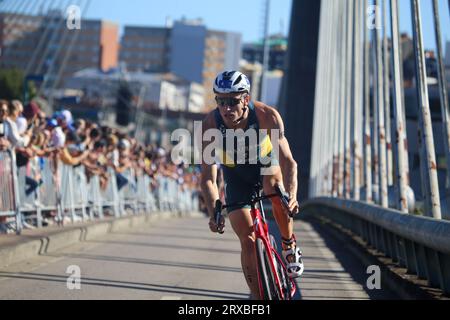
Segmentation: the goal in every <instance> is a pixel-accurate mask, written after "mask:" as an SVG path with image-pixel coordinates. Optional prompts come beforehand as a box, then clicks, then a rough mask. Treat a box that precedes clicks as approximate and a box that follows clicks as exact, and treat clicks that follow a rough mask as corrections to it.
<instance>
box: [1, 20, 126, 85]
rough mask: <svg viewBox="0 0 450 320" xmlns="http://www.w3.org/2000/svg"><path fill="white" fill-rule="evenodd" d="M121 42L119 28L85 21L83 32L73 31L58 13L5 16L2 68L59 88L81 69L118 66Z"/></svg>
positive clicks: (2, 26)
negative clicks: (33, 77) (37, 78)
mask: <svg viewBox="0 0 450 320" xmlns="http://www.w3.org/2000/svg"><path fill="white" fill-rule="evenodd" d="M118 40H119V28H118V25H116V24H114V23H111V22H107V21H101V20H82V21H81V28H80V29H69V28H67V25H66V20H65V19H64V16H63V15H62V13H60V12H58V11H53V12H50V13H48V14H47V15H45V16H30V15H20V16H18V15H16V14H6V13H4V14H1V15H0V50H1V55H0V67H2V68H18V69H21V70H23V71H24V73H26V74H27V75H29V74H40V75H46V80H45V83H46V85H47V86H48V87H49V88H53V87H55V88H57V87H60V86H62V85H63V84H64V80H65V79H67V78H68V77H69V76H70V75H72V74H73V73H75V72H77V71H79V70H82V69H85V68H92V67H94V68H99V69H101V70H104V71H106V70H108V69H110V68H115V67H117V64H118V53H119V41H118Z"/></svg>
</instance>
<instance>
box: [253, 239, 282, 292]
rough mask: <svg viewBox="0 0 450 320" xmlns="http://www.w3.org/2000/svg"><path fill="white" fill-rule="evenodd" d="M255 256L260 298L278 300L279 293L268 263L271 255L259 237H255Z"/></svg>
mask: <svg viewBox="0 0 450 320" xmlns="http://www.w3.org/2000/svg"><path fill="white" fill-rule="evenodd" d="M256 257H257V263H258V275H259V283H260V291H261V292H260V297H261V299H262V300H279V299H280V294H279V292H278V289H277V286H276V284H275V275H274V273H273V272H274V271H273V270H272V268H271V265H270V260H271V259H273V256H272V253H271V252H267V249H266V247H265V245H264V242H263V240H261V239H256Z"/></svg>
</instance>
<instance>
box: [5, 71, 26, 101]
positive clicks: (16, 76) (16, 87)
mask: <svg viewBox="0 0 450 320" xmlns="http://www.w3.org/2000/svg"><path fill="white" fill-rule="evenodd" d="M23 81H24V75H23V72H22V71H21V70H18V69H0V95H1V96H0V99H6V100H13V99H22V94H23Z"/></svg>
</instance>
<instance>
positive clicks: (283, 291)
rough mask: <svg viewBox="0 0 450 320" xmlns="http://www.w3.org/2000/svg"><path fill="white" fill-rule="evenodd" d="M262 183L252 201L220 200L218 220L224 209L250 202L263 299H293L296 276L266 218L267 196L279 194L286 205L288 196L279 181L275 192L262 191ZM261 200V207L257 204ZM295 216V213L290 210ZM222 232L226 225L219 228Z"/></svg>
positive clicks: (257, 187) (216, 209)
mask: <svg viewBox="0 0 450 320" xmlns="http://www.w3.org/2000/svg"><path fill="white" fill-rule="evenodd" d="M261 190H262V188H261V185H260V184H258V185H256V186H255V191H254V194H253V196H252V198H251V200H250V201H249V202H239V203H233V204H228V205H225V206H223V205H222V203H221V202H220V200H217V202H216V208H215V220H216V223H217V225H218V226H219V222H220V220H221V216H222V210H223V209H226V208H229V207H234V206H241V205H250V206H251V210H250V213H251V215H252V219H253V229H254V232H255V239H256V240H255V249H256V257H257V270H258V284H259V292H260V297H261V299H262V300H292V298H293V297H294V294H295V292H296V285H295V282H294V280H292V279H290V278H289V275H288V271H287V268H286V265H285V263H284V262H283V260H282V259H281V258H280V255H279V254H278V250H277V244H276V242H275V239H274V237H273V236H272V235H271V234H270V233H269V226H268V224H267V222H266V216H265V213H264V207H263V201H264V200H266V199H270V198H274V197H280V199H281V201H282V203H283V206H285V208H287V207H288V203H289V197H288V196H287V195H286V194H285V193H284V192H283V191H282V190H281V188H280V187H279V186H278V185H277V186H275V191H276V193H275V194H271V195H265V196H262V195H261ZM256 204H258V206H259V208H257V206H256ZM289 216H290V217H291V218H292V217H293V214H292V213H289ZM219 233H220V234H223V233H224V231H223V228H222V229H220V230H219Z"/></svg>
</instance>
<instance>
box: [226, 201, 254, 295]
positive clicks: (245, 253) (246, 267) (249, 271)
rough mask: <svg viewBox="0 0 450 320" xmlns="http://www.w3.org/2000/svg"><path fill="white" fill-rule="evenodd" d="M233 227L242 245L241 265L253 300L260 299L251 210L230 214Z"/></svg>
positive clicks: (237, 210) (239, 210)
mask: <svg viewBox="0 0 450 320" xmlns="http://www.w3.org/2000/svg"><path fill="white" fill-rule="evenodd" d="M229 219H230V223H231V227H232V228H233V230H234V232H235V233H236V235H237V236H238V238H239V241H240V243H241V264H242V271H243V272H244V276H245V280H246V281H247V284H248V286H249V288H250V292H251V295H252V299H259V285H258V271H257V269H256V253H255V234H254V232H253V221H252V217H251V215H250V209H247V208H243V209H236V210H234V211H231V212H230V214H229Z"/></svg>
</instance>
